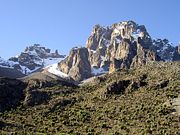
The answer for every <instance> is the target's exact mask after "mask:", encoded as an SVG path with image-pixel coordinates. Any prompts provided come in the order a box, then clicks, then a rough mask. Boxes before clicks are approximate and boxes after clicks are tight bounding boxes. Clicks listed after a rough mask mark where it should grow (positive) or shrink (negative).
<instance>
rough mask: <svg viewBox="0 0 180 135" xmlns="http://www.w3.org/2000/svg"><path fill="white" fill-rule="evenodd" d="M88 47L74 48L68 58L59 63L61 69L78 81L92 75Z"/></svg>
mask: <svg viewBox="0 0 180 135" xmlns="http://www.w3.org/2000/svg"><path fill="white" fill-rule="evenodd" d="M88 57H89V54H88V50H87V48H73V49H72V50H71V51H70V54H69V56H68V57H67V58H65V59H64V60H63V61H61V62H60V63H59V64H58V67H59V69H60V70H61V71H62V72H63V73H65V74H68V75H69V76H70V77H72V78H73V79H74V80H76V81H81V80H83V79H86V78H89V77H90V76H91V66H90V63H89V60H88Z"/></svg>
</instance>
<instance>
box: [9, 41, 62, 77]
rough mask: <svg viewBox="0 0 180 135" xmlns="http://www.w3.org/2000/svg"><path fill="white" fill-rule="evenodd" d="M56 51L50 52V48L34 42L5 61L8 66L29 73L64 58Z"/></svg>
mask: <svg viewBox="0 0 180 135" xmlns="http://www.w3.org/2000/svg"><path fill="white" fill-rule="evenodd" d="M64 57H65V56H64V55H60V54H59V53H58V51H57V50H56V51H55V52H51V50H50V49H48V48H45V47H42V46H41V45H40V44H34V45H32V46H28V47H26V49H25V50H24V51H23V52H21V53H20V54H19V55H17V56H15V57H11V58H10V59H9V60H8V61H7V62H6V63H8V64H6V65H9V67H11V68H14V69H16V70H19V71H21V72H22V73H23V74H30V73H32V72H34V71H37V70H40V69H42V68H43V67H45V66H48V65H50V64H54V63H58V62H59V61H61V60H62V59H64Z"/></svg>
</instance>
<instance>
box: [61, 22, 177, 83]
mask: <svg viewBox="0 0 180 135" xmlns="http://www.w3.org/2000/svg"><path fill="white" fill-rule="evenodd" d="M86 48H87V49H85V48H84V50H86V53H87V50H88V54H87V55H86V56H88V60H89V63H90V65H91V66H90V67H89V64H83V67H85V68H86V69H88V70H90V68H91V72H92V75H97V74H101V73H104V72H110V73H111V72H114V71H116V70H117V69H129V68H133V67H136V66H143V65H146V64H147V63H149V62H152V61H160V60H162V61H174V60H179V59H180V56H179V52H180V50H179V48H178V47H177V48H176V47H174V46H173V45H172V44H171V43H169V41H168V40H167V39H164V40H161V39H156V40H152V38H151V37H150V35H149V33H148V32H147V30H146V28H145V26H144V25H138V24H136V23H135V22H133V21H124V22H120V23H115V24H113V25H111V26H109V27H102V26H100V25H96V26H94V28H93V30H92V33H91V35H90V37H89V38H88V40H87V42H86ZM77 53H78V51H71V53H70V55H69V57H68V58H67V59H65V61H64V62H62V63H60V64H59V68H60V69H61V70H62V71H63V72H65V73H68V74H69V71H70V69H72V65H73V64H74V61H73V58H74V59H76V57H74V56H77V55H78V54H77ZM81 60H82V61H83V63H84V62H85V61H86V62H85V63H88V62H87V61H88V60H87V58H86V59H81ZM73 67H74V68H73V69H74V70H75V68H76V70H77V69H79V68H77V66H73ZM74 70H73V76H75V74H78V73H80V74H81V72H77V71H76V70H75V71H76V72H74ZM94 71H95V73H93V72H94ZM71 73H72V72H71ZM71 73H70V74H71ZM85 73H86V72H84V73H83V76H84V74H85ZM71 75H72V74H71ZM87 76H89V72H88V74H87ZM79 77H80V78H79ZM79 77H78V80H82V79H83V78H84V77H83V78H82V77H81V76H79ZM74 78H75V77H74Z"/></svg>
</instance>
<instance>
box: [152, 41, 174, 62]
mask: <svg viewBox="0 0 180 135" xmlns="http://www.w3.org/2000/svg"><path fill="white" fill-rule="evenodd" d="M152 49H153V51H154V52H156V54H157V55H158V56H159V57H160V59H161V60H163V61H172V60H173V57H174V53H175V47H174V46H173V44H172V43H170V42H169V41H168V40H167V39H154V40H153V46H152Z"/></svg>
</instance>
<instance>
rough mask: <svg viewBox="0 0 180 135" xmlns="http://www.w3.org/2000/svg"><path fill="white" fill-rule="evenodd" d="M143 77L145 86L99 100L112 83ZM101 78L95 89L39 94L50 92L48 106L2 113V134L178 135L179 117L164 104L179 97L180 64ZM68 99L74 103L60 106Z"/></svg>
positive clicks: (55, 88) (67, 89)
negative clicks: (102, 79)
mask: <svg viewBox="0 0 180 135" xmlns="http://www.w3.org/2000/svg"><path fill="white" fill-rule="evenodd" d="M144 74H145V75H147V78H145V80H144V81H145V82H147V85H146V86H142V87H139V88H137V89H135V90H132V91H127V92H126V91H125V92H124V93H123V94H112V95H110V96H108V97H102V94H103V91H105V90H106V87H107V85H109V84H110V83H111V82H113V81H116V80H132V79H135V80H136V79H137V78H139V77H141V76H142V75H144ZM105 78H106V79H105V80H104V81H102V82H100V83H99V84H96V85H91V84H87V85H85V86H81V87H79V88H73V87H67V86H66V87H64V86H58V85H57V86H54V87H49V88H44V89H41V90H42V91H46V92H51V98H50V99H49V101H48V102H47V103H43V104H40V105H36V106H33V107H28V106H23V104H22V105H20V106H18V107H17V108H16V109H12V110H10V111H6V112H4V113H0V121H1V122H3V123H2V124H0V125H2V126H1V128H0V132H1V134H9V133H13V134H34V133H36V134H39V135H43V134H57V135H63V134H64V135H65V134H69V135H80V134H87V135H100V134H103V135H104V134H107V135H126V134H127V135H128V134H140V135H148V134H149V135H150V134H172V135H176V134H177V135H178V134H180V124H179V123H180V116H177V115H173V114H172V112H173V111H174V109H173V106H171V105H166V104H165V103H166V102H167V101H169V100H170V99H172V98H176V97H177V96H178V95H179V94H180V87H179V86H180V63H178V62H177V63H160V64H157V63H153V64H151V65H149V66H145V67H144V68H137V69H132V70H127V71H118V72H115V73H113V74H111V75H106V76H105ZM166 80H169V83H168V85H167V86H166V87H163V88H160V87H159V85H158V84H159V83H160V82H162V81H166ZM127 89H128V88H127ZM56 91H59V93H58V92H56ZM60 91H64V92H60ZM65 91H67V92H65ZM53 92H54V93H53ZM66 100H69V101H72V102H70V103H68V104H63V105H62V104H58V103H62V102H63V101H66ZM56 104H58V105H57V106H56V107H55V109H53V110H52V107H53V106H54V105H56Z"/></svg>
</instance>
